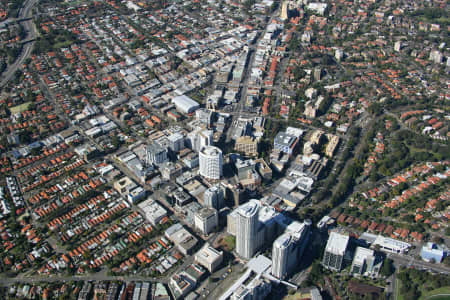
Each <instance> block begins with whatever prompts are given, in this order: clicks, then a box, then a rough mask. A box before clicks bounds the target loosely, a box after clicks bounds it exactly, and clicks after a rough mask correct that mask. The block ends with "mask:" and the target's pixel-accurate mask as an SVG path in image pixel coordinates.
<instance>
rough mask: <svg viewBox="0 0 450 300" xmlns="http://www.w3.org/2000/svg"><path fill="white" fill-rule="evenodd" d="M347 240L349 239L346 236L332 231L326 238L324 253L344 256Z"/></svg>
mask: <svg viewBox="0 0 450 300" xmlns="http://www.w3.org/2000/svg"><path fill="white" fill-rule="evenodd" d="M349 239H350V237H349V236H348V235H343V234H340V233H337V232H334V231H333V232H331V234H330V237H329V238H328V242H327V246H326V248H325V251H327V252H331V253H333V254H338V255H344V254H345V250H346V249H347V245H348V241H349Z"/></svg>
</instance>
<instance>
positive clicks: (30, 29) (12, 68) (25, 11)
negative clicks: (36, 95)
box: [0, 0, 38, 88]
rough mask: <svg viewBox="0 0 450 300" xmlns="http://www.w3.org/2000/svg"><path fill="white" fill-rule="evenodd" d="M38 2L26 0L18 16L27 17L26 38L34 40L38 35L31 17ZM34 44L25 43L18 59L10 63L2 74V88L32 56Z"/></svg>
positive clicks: (0, 80)
mask: <svg viewBox="0 0 450 300" xmlns="http://www.w3.org/2000/svg"><path fill="white" fill-rule="evenodd" d="M37 2H38V0H26V1H25V3H24V5H23V7H22V8H21V9H20V11H19V16H18V17H17V19H27V20H24V21H23V22H22V24H23V27H24V29H25V32H26V33H27V36H26V38H25V40H34V39H35V38H36V36H37V32H36V27H35V26H34V24H33V19H32V18H31V12H32V8H33V6H34V5H35V4H36V3H37ZM28 18H30V19H28ZM33 45H34V41H31V42H28V43H25V44H23V48H22V51H21V52H20V55H19V57H17V58H16V61H15V62H14V63H13V64H12V65H9V66H8V67H7V68H6V70H5V71H4V72H3V73H2V74H1V76H0V88H1V87H3V86H5V85H6V84H7V83H8V82H9V81H10V80H11V78H12V77H13V76H14V73H15V72H16V71H17V70H18V69H19V68H20V66H22V64H23V63H24V62H25V60H26V59H27V58H28V57H29V56H30V54H31V51H32V50H33Z"/></svg>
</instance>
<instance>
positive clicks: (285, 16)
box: [280, 1, 289, 21]
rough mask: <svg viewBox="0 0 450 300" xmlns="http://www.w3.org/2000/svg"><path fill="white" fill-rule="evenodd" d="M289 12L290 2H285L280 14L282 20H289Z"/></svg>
mask: <svg viewBox="0 0 450 300" xmlns="http://www.w3.org/2000/svg"><path fill="white" fill-rule="evenodd" d="M288 10H289V2H288V1H284V2H283V4H282V5H281V14H280V19H281V20H283V21H285V20H287V19H288Z"/></svg>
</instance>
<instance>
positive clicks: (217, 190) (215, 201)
mask: <svg viewBox="0 0 450 300" xmlns="http://www.w3.org/2000/svg"><path fill="white" fill-rule="evenodd" d="M224 194H225V191H224V188H222V187H221V186H220V185H213V186H212V187H210V188H208V189H207V190H206V191H205V192H204V193H203V206H206V207H212V208H215V209H221V208H222V207H223V205H224Z"/></svg>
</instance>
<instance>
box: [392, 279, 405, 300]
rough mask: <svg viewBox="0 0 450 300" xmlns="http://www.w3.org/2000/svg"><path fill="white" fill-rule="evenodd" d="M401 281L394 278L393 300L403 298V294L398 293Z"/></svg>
mask: <svg viewBox="0 0 450 300" xmlns="http://www.w3.org/2000/svg"><path fill="white" fill-rule="evenodd" d="M401 284H402V282H401V281H400V280H398V279H395V298H394V299H395V300H404V299H403V296H402V295H401V294H400V285H401Z"/></svg>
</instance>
